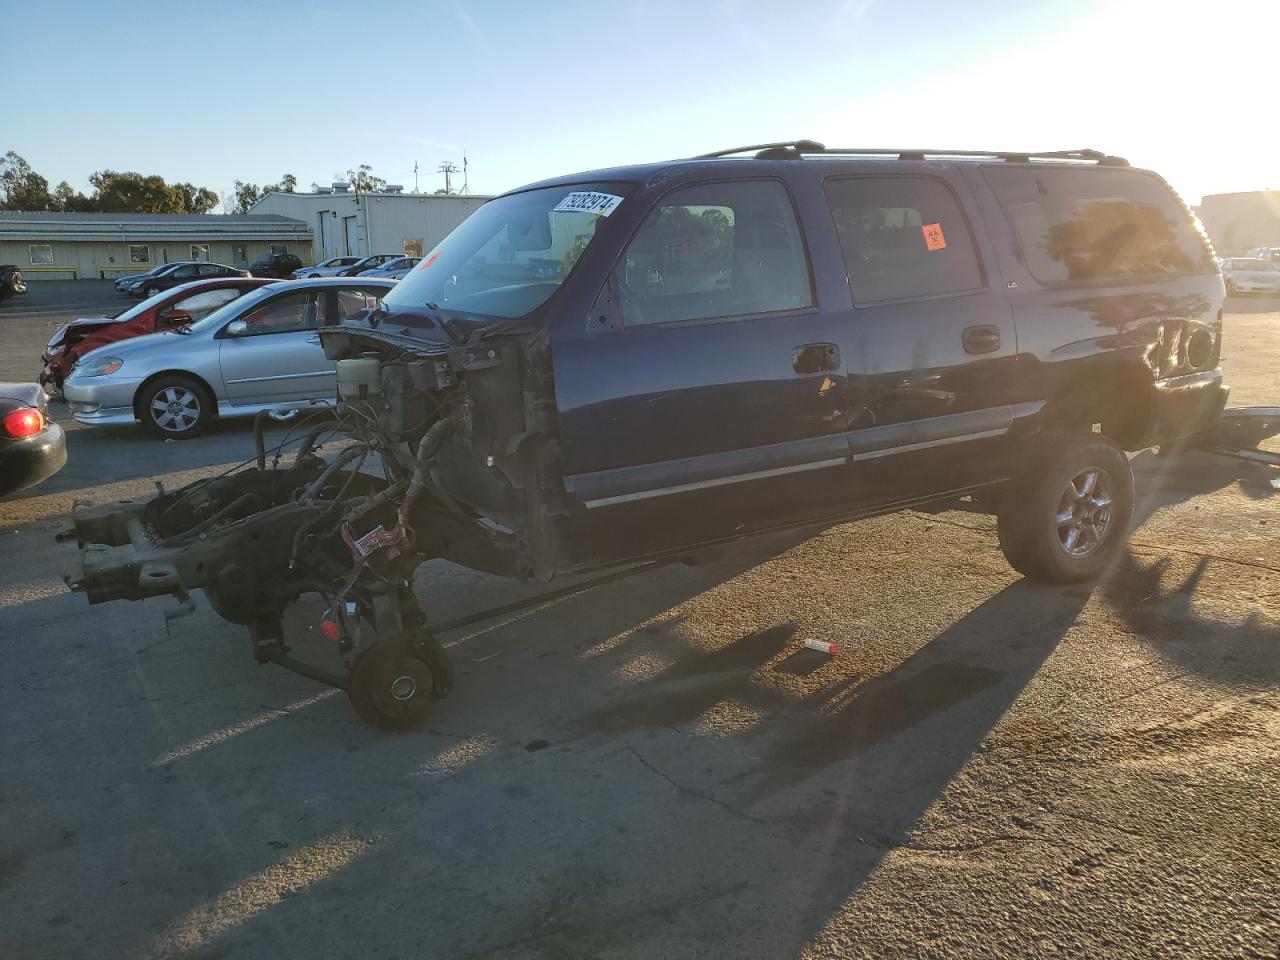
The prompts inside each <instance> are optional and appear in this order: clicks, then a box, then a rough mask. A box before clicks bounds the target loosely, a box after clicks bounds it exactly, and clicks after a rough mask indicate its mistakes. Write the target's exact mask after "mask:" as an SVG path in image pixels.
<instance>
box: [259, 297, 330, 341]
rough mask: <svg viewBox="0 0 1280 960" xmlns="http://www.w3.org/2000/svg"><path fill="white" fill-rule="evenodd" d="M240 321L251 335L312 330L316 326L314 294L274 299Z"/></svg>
mask: <svg viewBox="0 0 1280 960" xmlns="http://www.w3.org/2000/svg"><path fill="white" fill-rule="evenodd" d="M242 319H243V320H244V322H245V323H247V324H248V325H249V332H250V333H252V334H265V333H294V332H297V331H299V330H314V329H315V328H316V326H317V318H316V299H315V294H314V293H312V292H309V291H308V292H304V293H294V294H289V295H287V296H283V297H276V298H275V299H274V300H269V301H268V302H267V303H264V304H263V305H262V306H261V307H259V308H258V309H257V310H254V311H253V312H251V313H249V314H247V315H246V316H245V317H243V318H242Z"/></svg>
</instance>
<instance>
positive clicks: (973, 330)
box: [824, 175, 1027, 502]
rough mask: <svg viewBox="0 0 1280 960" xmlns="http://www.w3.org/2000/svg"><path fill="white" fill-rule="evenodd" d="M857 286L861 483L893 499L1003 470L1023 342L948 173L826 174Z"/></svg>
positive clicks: (854, 335)
mask: <svg viewBox="0 0 1280 960" xmlns="http://www.w3.org/2000/svg"><path fill="white" fill-rule="evenodd" d="M824 188H825V192H826V195H827V201H828V203H829V205H830V207H831V212H832V216H833V218H834V220H835V225H836V231H837V234H838V236H839V242H840V247H841V250H842V251H843V253H844V257H845V264H846V267H847V270H848V279H849V287H850V290H851V292H852V295H853V304H854V310H853V319H852V324H851V328H850V330H849V331H848V335H847V338H846V344H847V351H846V354H847V356H846V362H847V363H848V366H849V401H850V403H849V434H848V436H849V444H850V458H851V460H852V461H853V463H854V466H855V475H856V477H857V480H856V482H857V485H858V487H859V492H860V494H861V496H863V497H870V498H872V499H875V500H880V501H886V502H895V501H896V502H900V501H905V500H909V499H912V498H916V497H920V496H926V495H931V494H936V493H940V492H945V491H951V490H957V489H960V488H963V487H965V486H967V485H970V484H973V483H976V482H980V481H982V480H985V479H990V478H991V477H993V476H996V475H1000V474H1001V473H1002V472H1003V471H1004V469H1005V466H1004V464H1003V462H1002V461H1003V456H1004V452H1005V444H1004V442H1003V441H1004V438H1005V436H1006V434H1008V432H1009V431H1010V429H1011V427H1012V426H1013V424H1014V421H1015V419H1016V418H1017V417H1019V416H1020V415H1023V414H1025V413H1026V412H1027V411H1024V410H1021V409H1019V408H1018V407H1017V406H1016V401H1017V397H1016V385H1015V378H1014V376H1013V370H1014V364H1016V362H1017V343H1016V338H1015V331H1014V325H1013V318H1012V313H1011V311H1010V309H1009V307H1008V305H1007V304H1006V302H1005V298H1004V296H1003V292H1002V291H1001V290H1000V289H998V288H997V286H996V284H995V283H993V282H992V277H991V275H990V274H989V273H988V271H987V269H986V268H985V266H984V263H989V262H991V257H990V254H989V248H988V245H987V243H986V240H985V238H983V237H982V236H981V234H980V233H979V232H978V231H976V230H975V229H974V226H975V222H976V215H975V213H974V212H973V211H972V210H971V209H970V204H969V203H968V202H967V194H961V193H959V192H958V191H957V189H956V186H955V185H953V184H952V183H951V182H949V181H948V180H946V179H943V178H942V177H940V176H925V175H865V176H837V177H830V178H828V179H827V180H826V181H825V183H824Z"/></svg>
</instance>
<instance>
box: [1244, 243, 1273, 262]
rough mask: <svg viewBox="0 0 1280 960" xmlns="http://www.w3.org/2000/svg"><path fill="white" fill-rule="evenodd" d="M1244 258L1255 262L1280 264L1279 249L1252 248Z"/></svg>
mask: <svg viewBox="0 0 1280 960" xmlns="http://www.w3.org/2000/svg"><path fill="white" fill-rule="evenodd" d="M1245 256H1246V257H1250V258H1252V259H1255V260H1267V261H1269V262H1271V263H1276V264H1280V247H1254V248H1253V249H1252V250H1250V251H1249V252H1248V253H1246V254H1245Z"/></svg>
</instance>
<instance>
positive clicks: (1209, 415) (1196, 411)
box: [1143, 368, 1231, 446]
mask: <svg viewBox="0 0 1280 960" xmlns="http://www.w3.org/2000/svg"><path fill="white" fill-rule="evenodd" d="M1154 389H1155V402H1154V409H1153V411H1152V417H1151V427H1150V430H1149V432H1148V435H1147V442H1146V443H1145V444H1143V446H1155V445H1156V444H1161V443H1171V442H1173V441H1174V440H1181V439H1183V438H1184V437H1190V436H1194V435H1195V434H1197V433H1201V432H1203V431H1204V430H1205V429H1207V428H1208V427H1209V426H1210V425H1211V424H1212V423H1213V422H1214V421H1215V420H1216V419H1217V418H1218V415H1219V414H1221V413H1222V408H1223V407H1225V406H1226V403H1227V396H1228V395H1229V394H1230V392H1231V388H1230V387H1228V386H1226V385H1225V384H1224V383H1223V382H1222V370H1221V368H1219V369H1217V370H1206V371H1204V372H1203V373H1191V374H1187V375H1186V376H1184V377H1171V378H1170V379H1168V380H1160V381H1157V382H1156V383H1155V385H1154Z"/></svg>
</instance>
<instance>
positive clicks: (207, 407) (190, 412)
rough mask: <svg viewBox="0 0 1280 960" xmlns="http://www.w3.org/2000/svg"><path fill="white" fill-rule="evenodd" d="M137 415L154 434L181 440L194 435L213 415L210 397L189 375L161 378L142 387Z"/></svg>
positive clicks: (206, 424) (201, 430) (200, 430)
mask: <svg viewBox="0 0 1280 960" xmlns="http://www.w3.org/2000/svg"><path fill="white" fill-rule="evenodd" d="M138 416H139V417H140V418H141V419H142V424H143V426H145V427H146V428H147V429H148V430H149V431H151V433H153V434H155V435H156V436H157V437H163V438H164V439H166V440H185V439H187V438H189V437H195V436H198V435H199V434H200V433H202V432H203V431H204V429H205V427H207V426H208V425H209V421H210V419H212V417H213V398H212V397H211V396H209V392H208V391H207V390H205V388H204V387H203V386H201V385H200V384H199V383H197V382H196V381H194V380H192V379H191V378H189V377H179V376H172V377H161V378H159V379H158V380H153V381H152V382H151V383H149V384H147V386H146V387H144V388H143V391H142V393H141V395H140V396H139V398H138Z"/></svg>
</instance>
